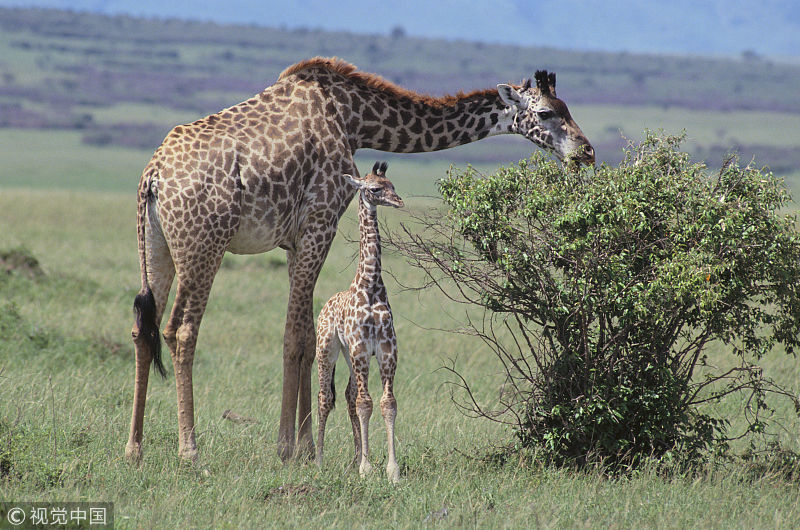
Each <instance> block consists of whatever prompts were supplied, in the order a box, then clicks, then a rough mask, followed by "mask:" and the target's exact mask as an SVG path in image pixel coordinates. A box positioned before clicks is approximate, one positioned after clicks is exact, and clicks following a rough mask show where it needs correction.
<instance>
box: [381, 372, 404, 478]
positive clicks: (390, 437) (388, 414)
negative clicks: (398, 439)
mask: <svg viewBox="0 0 800 530" xmlns="http://www.w3.org/2000/svg"><path fill="white" fill-rule="evenodd" d="M381 379H382V380H383V396H381V415H382V416H383V421H384V422H385V423H386V442H387V447H388V452H389V455H388V462H387V463H386V477H387V478H388V479H389V482H393V483H397V482H400V467H399V466H398V465H397V459H396V457H395V452H394V420H395V418H396V417H397V401H396V400H395V398H394V392H393V391H392V386H393V379H394V378H393V377H391V378H384V377H381Z"/></svg>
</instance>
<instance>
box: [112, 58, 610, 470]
mask: <svg viewBox="0 0 800 530" xmlns="http://www.w3.org/2000/svg"><path fill="white" fill-rule="evenodd" d="M507 133H517V134H521V135H523V136H525V137H527V138H528V139H530V140H532V141H533V142H534V143H536V144H537V145H539V146H540V147H543V148H545V149H548V150H550V151H553V152H554V153H555V154H556V155H557V156H558V157H559V158H562V159H574V160H577V161H579V162H582V163H586V164H591V163H593V162H594V151H593V150H592V147H591V145H590V144H589V141H588V140H587V139H586V137H585V136H584V135H583V133H582V132H581V129H580V128H579V127H578V125H577V124H576V123H575V121H573V119H572V117H571V116H570V114H569V110H567V106H566V105H565V104H564V103H563V102H562V101H561V100H559V99H558V98H557V97H556V94H555V74H552V73H551V74H549V75H548V73H547V72H543V71H539V72H537V73H536V87H532V86H531V82H530V80H528V81H526V82H525V83H524V84H523V85H522V86H511V85H505V84H502V85H497V89H496V90H484V91H477V92H472V93H469V94H463V93H459V94H457V95H456V96H444V97H441V98H433V97H428V96H424V95H420V94H418V93H415V92H412V91H409V90H406V89H403V88H401V87H399V86H397V85H394V84H392V83H390V82H388V81H385V80H383V79H382V78H380V77H378V76H376V75H373V74H368V73H363V72H359V71H357V70H356V68H355V67H354V66H352V65H350V64H348V63H345V62H343V61H341V60H338V59H336V58H333V59H330V58H319V57H317V58H313V59H309V60H306V61H303V62H300V63H298V64H295V65H294V66H291V67H289V68H288V69H287V70H285V71H284V72H283V73H282V74H281V75H280V77H279V78H278V81H277V82H276V83H275V84H274V85H272V86H270V87H268V88H267V89H265V90H264V91H263V92H261V93H260V94H258V95H257V96H255V97H253V98H250V99H248V100H247V101H244V102H242V103H239V104H238V105H235V106H233V107H230V108H228V109H225V110H222V111H220V112H218V113H216V114H212V115H210V116H207V117H205V118H202V119H200V120H197V121H196V122H194V123H190V124H188V125H179V126H177V127H175V128H174V129H173V130H172V131H171V132H170V133H169V134H168V135H167V137H166V138H165V139H164V142H163V143H162V144H161V146H159V147H158V149H156V152H155V154H154V155H153V158H152V159H151V160H150V162H149V163H148V164H147V166H146V167H145V169H144V171H143V173H142V177H141V180H140V182H139V191H138V206H137V212H138V222H137V230H138V247H139V263H140V266H141V272H142V288H141V291H140V292H139V294H138V295H137V296H136V300H135V301H134V313H135V322H134V326H133V330H132V336H133V341H134V344H135V349H136V378H135V388H134V396H133V414H132V418H131V430H130V437H129V439H128V444H127V447H126V451H125V452H126V455H127V456H128V458H130V459H132V460H136V461H138V460H140V459H141V455H142V448H141V442H142V424H143V419H144V407H145V400H146V395H147V380H148V373H149V367H150V364H151V362H152V363H153V364H154V366H155V368H156V369H158V371H159V372H161V374H162V375H164V367H163V365H162V363H161V356H160V347H161V344H160V339H159V336H158V329H159V325H160V322H161V319H162V316H163V314H164V310H165V306H166V303H167V297H168V295H169V291H170V288H171V286H172V281H173V279H174V277H175V276H176V275H177V278H178V287H177V292H176V294H175V301H174V304H173V307H172V312H171V314H170V316H169V319H168V320H167V325H166V327H165V328H164V339H165V340H166V342H167V345H168V346H169V350H170V353H171V356H172V363H173V367H174V369H175V383H176V386H177V393H178V431H179V433H178V435H179V448H178V454H179V456H181V457H183V458H188V459H192V460H194V459H196V457H197V444H196V443H195V433H194V401H193V397H192V362H193V360H194V351H195V344H196V342H197V332H198V329H199V327H200V321H201V319H202V317H203V312H204V311H205V307H206V302H207V300H208V294H209V291H210V290H211V284H212V282H213V280H214V276H215V275H216V273H217V270H218V269H219V265H220V262H221V261H222V257H223V255H224V254H225V251H229V252H233V253H235V254H254V253H260V252H266V251H268V250H270V249H273V248H275V247H280V248H283V249H285V250H286V253H287V262H288V269H289V305H288V309H287V315H286V328H285V333H284V338H283V397H282V401H281V419H280V427H279V431H278V453H279V455H280V457H281V459H282V460H286V459H288V458H290V457H291V456H292V455H293V453H294V450H295V416H296V417H297V423H298V425H299V430H298V442H297V443H298V447H299V448H301V449H302V450H303V452H304V453H306V454H307V455H309V456H312V455H313V454H314V447H313V441H312V436H311V421H310V420H311V365H312V362H313V360H314V347H315V336H314V323H313V315H312V297H313V293H314V285H315V283H316V280H317V276H318V274H319V271H320V269H321V268H322V264H323V262H324V261H325V257H326V256H327V254H328V250H329V248H330V245H331V242H332V241H333V237H334V235H335V233H336V226H337V223H338V221H339V218H340V217H341V215H342V213H344V211H345V209H346V208H347V205H348V203H349V202H350V200H351V199H352V198H353V196H354V195H355V188H354V187H353V186H352V185H351V184H350V183H349V182H348V181H347V180H346V177H344V176H343V175H344V174H357V169H356V166H355V164H354V162H353V153H354V152H355V151H356V149H358V148H360V147H368V148H373V149H378V150H381V151H391V152H396V153H413V152H421V151H436V150H439V149H447V148H450V147H455V146H457V145H462V144H466V143H469V142H474V141H476V140H479V139H481V138H485V137H487V136H491V135H496V134H507Z"/></svg>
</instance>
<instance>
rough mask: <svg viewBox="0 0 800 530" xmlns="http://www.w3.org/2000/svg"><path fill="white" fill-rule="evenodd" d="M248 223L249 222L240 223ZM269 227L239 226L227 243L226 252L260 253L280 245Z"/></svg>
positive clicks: (278, 239)
mask: <svg viewBox="0 0 800 530" xmlns="http://www.w3.org/2000/svg"><path fill="white" fill-rule="evenodd" d="M242 224H249V223H244V222H243V223H242ZM270 228H271V227H268V226H264V225H257V224H253V225H252V226H241V225H240V227H239V230H238V231H237V232H236V235H234V236H233V239H231V242H230V243H228V249H227V250H228V252H232V253H233V254H260V253H262V252H267V251H269V250H272V249H273V248H275V247H277V246H278V245H280V238H279V237H277V234H275V231H274V230H271V229H270Z"/></svg>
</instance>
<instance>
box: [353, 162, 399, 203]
mask: <svg viewBox="0 0 800 530" xmlns="http://www.w3.org/2000/svg"><path fill="white" fill-rule="evenodd" d="M387 166H388V164H387V163H386V162H375V165H374V166H372V171H371V172H370V173H369V174H367V175H366V176H365V177H363V178H360V177H354V176H353V175H348V174H345V175H344V176H345V178H346V179H348V180H349V181H350V182H351V183H353V185H355V186H356V187H357V188H358V189H360V190H361V197H362V198H363V199H364V201H366V203H367V204H369V205H371V206H391V207H393V208H402V207H403V199H401V198H400V196H399V195H398V194H397V193H396V192H395V191H394V184H392V181H391V180H389V179H388V178H387V177H386V167H387Z"/></svg>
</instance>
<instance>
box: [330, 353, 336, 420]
mask: <svg viewBox="0 0 800 530" xmlns="http://www.w3.org/2000/svg"><path fill="white" fill-rule="evenodd" d="M331 394H332V395H333V398H332V399H331V410H333V409H334V408H336V365H335V364H334V365H333V372H332V373H331Z"/></svg>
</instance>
